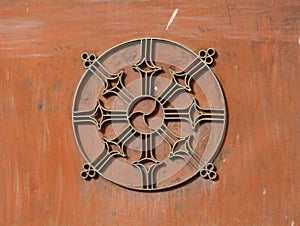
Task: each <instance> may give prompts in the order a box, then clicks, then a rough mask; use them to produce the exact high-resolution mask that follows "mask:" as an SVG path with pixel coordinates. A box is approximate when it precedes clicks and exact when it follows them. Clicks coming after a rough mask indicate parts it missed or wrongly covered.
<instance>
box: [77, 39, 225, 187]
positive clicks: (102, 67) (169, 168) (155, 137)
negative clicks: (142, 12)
mask: <svg viewBox="0 0 300 226" xmlns="http://www.w3.org/2000/svg"><path fill="white" fill-rule="evenodd" d="M214 55H215V50H214V49H212V48H210V49H208V50H200V51H199V53H198V54H195V53H194V52H192V51H191V50H189V49H188V48H186V47H184V46H182V45H180V44H178V43H175V42H172V41H169V40H165V39H157V38H144V39H137V40H132V41H129V42H126V43H123V44H120V45H118V46H116V47H113V48H112V49H110V50H108V51H106V52H105V53H103V54H102V55H101V56H99V57H97V56H96V55H95V54H89V53H86V52H84V53H83V54H82V56H81V58H82V60H83V66H84V68H85V69H86V71H85V73H84V75H83V77H82V79H81V81H80V83H79V85H78V88H77V91H76V94H75V98H74V104H73V113H72V114H73V129H74V135H75V138H76V142H77V145H78V148H79V150H80V153H81V155H82V156H83V158H84V159H85V161H86V163H85V164H84V165H83V169H82V172H81V177H82V178H84V179H87V180H88V179H92V178H96V177H97V176H98V175H101V176H103V177H105V178H106V179H108V180H110V181H112V182H114V183H116V184H119V185H121V186H124V187H127V188H131V189H137V190H159V189H164V188H169V187H172V186H176V185H178V184H180V183H183V182H185V181H186V180H188V179H190V178H191V177H193V176H195V175H196V174H198V175H200V176H201V177H203V178H209V179H212V180H215V179H216V178H217V173H216V168H215V166H214V165H213V163H212V162H213V160H214V159H215V157H216V155H217V154H218V152H219V150H220V148H221V145H222V142H223V138H224V133H225V128H226V107H225V106H226V104H225V99H224V96H223V93H222V89H221V87H220V84H219V82H218V80H217V78H216V77H215V75H214V73H213V72H212V70H211V69H210V65H211V64H213V60H214V59H213V57H214Z"/></svg>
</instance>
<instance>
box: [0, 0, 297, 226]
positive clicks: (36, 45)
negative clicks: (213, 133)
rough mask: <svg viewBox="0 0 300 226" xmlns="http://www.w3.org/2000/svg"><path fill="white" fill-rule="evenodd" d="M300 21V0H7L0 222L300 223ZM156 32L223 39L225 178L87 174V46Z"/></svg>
mask: <svg viewBox="0 0 300 226" xmlns="http://www.w3.org/2000/svg"><path fill="white" fill-rule="evenodd" d="M176 8H178V9H179V11H178V14H177V16H176V18H175V20H174V21H173V23H172V24H171V26H170V27H169V29H168V30H166V26H167V23H168V21H169V19H170V16H171V14H172V12H173V11H174V10H175V9H176ZM299 32H300V4H299V1H297V0H290V1H284V0H278V1H271V0H269V1H263V0H261V1H253V0H247V1H245V0H243V1H232V0H228V1H221V0H219V1H100V0H99V1H96V0H95V1H78V2H76V1H51V2H50V1H40V0H39V1H38V0H37V1H9V0H7V1H1V2H0V76H1V80H0V81H1V82H0V100H1V102H0V134H1V139H0V148H1V151H0V169H1V177H0V179H1V180H0V187H1V192H0V225H151V226H152V225H291V226H293V225H298V224H299V222H300V195H299V190H300V182H299V176H300V174H299V170H300V164H299V161H300V115H299V112H300V103H299V100H300V95H299V91H298V90H299V87H300V76H299V71H300V66H299V63H300V44H299V42H300V41H299V35H300V33H299ZM148 36H150V37H161V38H167V39H171V40H174V41H177V42H180V43H182V44H183V45H185V46H187V47H189V48H190V49H192V50H195V51H198V50H199V49H200V48H207V47H214V48H215V49H216V50H217V51H218V58H217V59H216V62H217V65H216V66H215V67H214V71H215V73H216V74H217V76H218V78H219V80H220V82H221V84H222V86H223V88H224V92H225V95H226V98H227V104H228V111H229V125H228V132H227V136H226V139H225V143H224V146H223V148H222V151H221V153H220V155H219V156H218V158H217V160H216V165H217V167H218V173H219V175H220V180H219V181H217V182H212V181H204V180H202V179H200V178H197V179H196V180H194V181H191V182H190V183H188V184H186V185H185V186H180V187H178V188H176V189H173V190H170V191H164V192H155V193H142V192H135V191H130V190H126V189H124V188H121V187H119V186H116V185H114V184H112V183H110V182H108V181H106V180H105V179H102V178H99V179H98V180H96V181H95V180H94V181H90V182H86V181H83V180H82V179H81V178H80V175H79V173H80V170H81V166H82V163H83V159H82V157H81V156H80V154H79V152H78V150H77V147H76V145H75V141H74V137H73V131H72V123H71V109H72V101H73V95H74V92H75V89H76V86H77V84H78V82H79V80H80V78H81V76H82V74H83V68H82V65H81V61H80V54H81V52H82V51H90V52H97V53H102V52H103V51H104V50H107V49H109V48H110V47H112V46H114V45H115V44H118V43H120V42H124V41H127V40H129V39H133V38H140V37H148Z"/></svg>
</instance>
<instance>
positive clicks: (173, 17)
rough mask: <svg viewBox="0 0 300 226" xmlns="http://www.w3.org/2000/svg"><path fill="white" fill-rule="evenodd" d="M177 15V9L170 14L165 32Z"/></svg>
mask: <svg viewBox="0 0 300 226" xmlns="http://www.w3.org/2000/svg"><path fill="white" fill-rule="evenodd" d="M177 13H178V9H175V10H174V12H173V13H172V15H171V17H170V20H169V22H168V24H167V27H166V31H167V30H168V29H169V27H170V25H171V24H172V23H173V21H174V19H175V17H176V15H177Z"/></svg>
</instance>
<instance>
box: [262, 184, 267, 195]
mask: <svg viewBox="0 0 300 226" xmlns="http://www.w3.org/2000/svg"><path fill="white" fill-rule="evenodd" d="M266 192H267V189H266V186H264V187H263V193H262V194H263V195H265V194H266Z"/></svg>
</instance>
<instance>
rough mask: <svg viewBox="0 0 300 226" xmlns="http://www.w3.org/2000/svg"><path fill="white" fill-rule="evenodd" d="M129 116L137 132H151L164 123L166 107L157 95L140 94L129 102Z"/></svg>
mask: <svg viewBox="0 0 300 226" xmlns="http://www.w3.org/2000/svg"><path fill="white" fill-rule="evenodd" d="M127 117H128V121H129V123H130V125H131V126H132V127H133V128H134V129H135V130H136V131H137V132H139V133H140V134H151V133H153V132H155V131H157V130H158V129H159V128H160V127H161V126H162V124H163V123H164V108H163V106H162V105H161V103H160V102H159V101H158V100H157V99H156V98H155V97H152V96H147V95H144V96H139V97H137V98H135V99H134V100H133V101H132V102H131V103H130V104H129V106H128V110H127Z"/></svg>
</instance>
